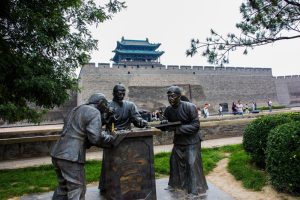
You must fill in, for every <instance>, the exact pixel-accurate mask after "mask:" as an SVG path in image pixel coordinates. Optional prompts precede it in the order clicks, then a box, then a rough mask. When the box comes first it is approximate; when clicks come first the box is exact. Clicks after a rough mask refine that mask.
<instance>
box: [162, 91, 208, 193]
mask: <svg viewBox="0 0 300 200" xmlns="http://www.w3.org/2000/svg"><path fill="white" fill-rule="evenodd" d="M167 95H168V101H169V103H170V106H168V107H167V108H166V110H165V112H164V118H165V120H167V122H178V121H179V122H181V124H180V125H179V126H176V127H171V128H170V129H173V131H174V140H173V143H174V146H173V149H172V154H171V158H170V177H169V183H168V188H167V189H169V190H173V189H181V190H184V191H186V192H187V193H188V194H191V195H199V194H202V193H205V192H206V190H207V189H208V186H207V183H206V179H205V176H204V174H203V167H202V158H201V134H200V132H199V129H200V122H199V117H198V111H197V107H196V105H194V104H193V103H190V102H186V101H181V100H180V96H181V89H180V88H179V87H178V86H171V87H169V88H168V90H167ZM165 122H166V121H165Z"/></svg>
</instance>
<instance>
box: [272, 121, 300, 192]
mask: <svg viewBox="0 0 300 200" xmlns="http://www.w3.org/2000/svg"><path fill="white" fill-rule="evenodd" d="M266 157H267V160H266V161H267V171H268V173H269V175H270V180H271V184H272V185H273V186H274V187H275V188H276V189H277V190H279V191H283V192H290V193H295V194H300V122H299V121H297V122H290V123H287V124H283V125H281V126H278V127H276V128H275V129H273V130H272V131H271V132H270V134H269V137H268V143H267V151H266Z"/></svg>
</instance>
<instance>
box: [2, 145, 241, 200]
mask: <svg viewBox="0 0 300 200" xmlns="http://www.w3.org/2000/svg"><path fill="white" fill-rule="evenodd" d="M241 149H242V147H241V145H230V146H224V147H220V148H210V149H202V161H203V169H204V173H205V174H208V173H209V172H210V171H212V170H213V168H214V167H215V166H216V164H217V162H218V161H219V160H221V159H222V158H224V157H226V155H225V153H233V152H237V151H240V150H241ZM169 159H170V153H159V154H156V155H155V159H154V166H155V173H156V174H155V176H156V178H160V177H165V176H168V175H169V171H170V166H169ZM85 169H86V182H87V183H90V182H97V181H99V175H100V169H101V161H87V162H86V164H85ZM56 185H57V180H56V175H55V172H54V169H53V167H52V165H44V166H40V167H29V168H23V169H12V170H0V200H3V199H8V198H9V197H15V196H22V195H24V194H29V193H40V192H46V191H51V190H54V189H55V187H56Z"/></svg>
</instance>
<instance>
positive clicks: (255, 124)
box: [243, 113, 300, 168]
mask: <svg viewBox="0 0 300 200" xmlns="http://www.w3.org/2000/svg"><path fill="white" fill-rule="evenodd" d="M294 120H295V121H296V120H300V113H284V114H278V115H266V116H262V117H260V118H258V119H255V120H254V121H252V122H251V123H250V124H249V125H248V126H247V127H246V129H245V131H244V137H243V146H244V149H245V151H246V152H247V153H249V154H250V156H251V158H252V160H253V162H254V163H255V164H256V166H257V167H259V168H265V165H266V161H265V152H266V147H267V138H268V134H269V132H270V131H271V130H272V129H273V128H275V127H276V126H278V125H281V124H285V123H287V122H291V121H294Z"/></svg>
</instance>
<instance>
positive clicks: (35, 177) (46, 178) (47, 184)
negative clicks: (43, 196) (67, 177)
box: [0, 165, 57, 200]
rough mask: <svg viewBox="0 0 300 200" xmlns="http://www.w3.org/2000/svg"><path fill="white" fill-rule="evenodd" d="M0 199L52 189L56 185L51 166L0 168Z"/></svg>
mask: <svg viewBox="0 0 300 200" xmlns="http://www.w3.org/2000/svg"><path fill="white" fill-rule="evenodd" d="M0 174H1V176H0V180H1V181H0V194H1V195H0V199H1V200H2V199H3V200H4V199H8V198H9V197H13V196H21V195H23V194H26V193H27V194H28V193H38V192H45V191H49V190H54V188H55V187H56V185H57V182H56V175H55V172H54V169H53V167H52V166H50V165H47V166H41V167H29V168H25V169H14V170H1V172H0Z"/></svg>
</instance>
